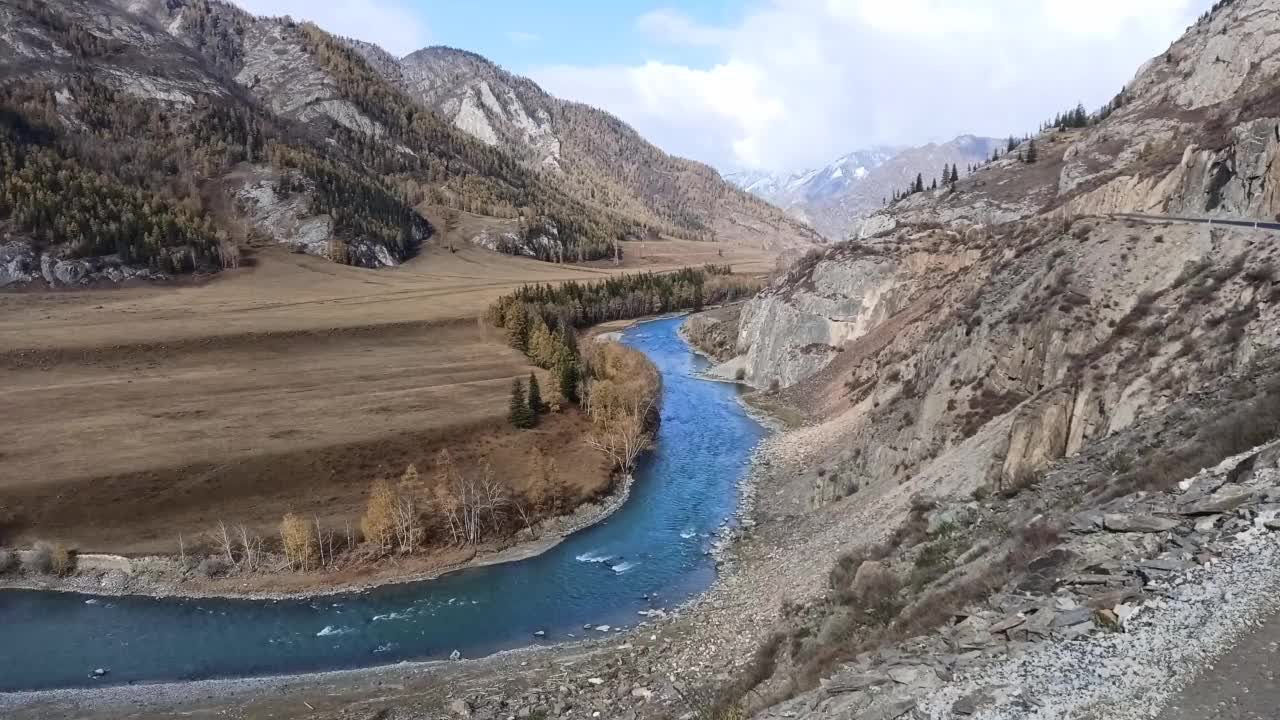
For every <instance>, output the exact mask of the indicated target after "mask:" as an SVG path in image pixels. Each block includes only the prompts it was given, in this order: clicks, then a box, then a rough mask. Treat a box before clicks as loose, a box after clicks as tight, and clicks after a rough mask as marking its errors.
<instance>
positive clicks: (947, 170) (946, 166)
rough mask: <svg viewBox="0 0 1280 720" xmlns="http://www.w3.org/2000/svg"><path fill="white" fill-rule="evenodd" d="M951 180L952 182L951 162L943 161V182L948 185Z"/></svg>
mask: <svg viewBox="0 0 1280 720" xmlns="http://www.w3.org/2000/svg"><path fill="white" fill-rule="evenodd" d="M950 182H951V164H950V163H943V164H942V184H943V185H947V184H948V183H950Z"/></svg>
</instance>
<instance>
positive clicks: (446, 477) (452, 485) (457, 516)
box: [434, 449, 466, 545]
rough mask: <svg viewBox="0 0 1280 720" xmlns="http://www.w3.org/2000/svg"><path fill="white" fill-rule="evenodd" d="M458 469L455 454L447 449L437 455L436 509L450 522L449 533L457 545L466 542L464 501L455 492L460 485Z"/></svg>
mask: <svg viewBox="0 0 1280 720" xmlns="http://www.w3.org/2000/svg"><path fill="white" fill-rule="evenodd" d="M457 475H458V471H457V468H455V467H454V465H453V456H452V455H450V454H449V451H448V450H447V449H445V450H441V451H440V453H439V454H438V455H436V486H435V498H434V501H435V506H436V510H437V511H438V512H439V513H440V514H441V515H443V516H444V518H445V520H446V522H448V524H449V534H450V536H451V537H452V538H453V543H454V544H455V545H457V544H461V543H463V542H465V537H466V534H465V531H464V527H463V520H462V511H461V509H462V503H461V500H460V499H459V498H458V495H457V493H456V492H455V489H456V486H457V485H458V480H457Z"/></svg>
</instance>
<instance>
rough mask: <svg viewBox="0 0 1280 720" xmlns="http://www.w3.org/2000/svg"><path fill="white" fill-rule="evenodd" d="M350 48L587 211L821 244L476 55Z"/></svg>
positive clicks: (726, 237)
mask: <svg viewBox="0 0 1280 720" xmlns="http://www.w3.org/2000/svg"><path fill="white" fill-rule="evenodd" d="M353 46H354V47H356V48H357V49H358V50H359V51H360V52H361V53H362V54H364V55H365V57H366V58H369V59H370V61H371V63H372V64H373V65H374V67H376V68H379V69H380V72H382V74H383V75H384V77H387V78H390V79H393V80H394V81H395V82H397V83H398V84H399V85H400V87H402V88H403V89H404V90H405V91H406V92H407V93H409V94H410V95H411V96H412V97H414V98H416V99H418V100H420V101H421V102H422V103H423V104H424V105H426V106H427V107H429V108H432V109H433V110H435V111H436V112H438V113H439V114H440V116H441V117H444V118H446V119H448V120H449V121H450V122H452V124H453V125H454V127H456V128H458V129H460V130H462V131H464V132H466V133H467V134H469V135H471V136H472V137H474V138H476V139H477V140H479V141H480V142H482V143H484V144H485V145H487V146H490V147H497V148H501V149H502V150H504V151H505V152H508V153H510V154H512V155H513V156H514V157H516V158H517V159H518V160H519V161H520V164H521V165H522V166H523V167H525V168H528V169H529V170H530V171H533V172H537V173H540V174H542V175H544V176H547V177H550V178H554V179H555V181H556V182H557V183H559V184H560V185H561V186H562V187H565V188H566V189H567V191H568V192H570V193H571V194H572V195H574V196H575V197H578V198H582V199H583V200H584V201H585V202H587V203H588V204H590V205H593V206H598V207H602V208H607V209H609V210H612V211H616V212H621V213H623V214H625V215H626V216H628V217H635V218H640V219H642V220H643V221H644V222H646V223H647V224H649V225H650V226H651V227H652V228H653V229H654V230H656V231H659V232H662V233H665V234H670V235H674V236H677V237H684V238H689V239H697V240H716V241H720V242H731V243H737V244H747V245H751V246H753V247H763V248H768V249H785V248H789V247H796V246H802V245H807V244H809V243H811V242H814V241H816V240H817V237H816V236H815V235H814V234H813V233H812V232H811V231H810V230H809V229H808V228H806V227H804V226H803V225H801V224H800V223H797V222H795V221H794V220H792V219H791V218H789V217H787V216H786V215H784V214H782V213H780V212H779V211H778V210H777V209H776V208H773V207H771V206H769V205H768V204H766V203H763V202H760V201H758V200H757V199H755V198H754V197H752V196H751V195H749V194H747V193H743V192H740V191H739V190H737V189H736V188H734V187H733V186H732V185H729V184H726V183H725V182H724V181H722V180H721V179H720V177H719V175H718V174H717V173H716V172H715V171H714V170H713V169H711V168H710V167H707V166H706V165H703V164H701V163H696V162H692V161H689V160H685V159H683V158H678V157H672V156H670V155H668V154H666V153H664V152H662V151H661V150H659V149H658V148H656V147H654V146H653V145H651V144H650V143H648V142H647V141H645V139H644V138H642V137H640V135H639V134H638V133H636V132H635V130H633V129H631V128H630V127H628V126H627V125H626V124H625V123H623V122H622V121H620V120H618V119H617V118H615V117H613V116H612V115H609V114H608V113H605V112H602V111H600V110H597V109H596V108H593V107H590V106H588V105H583V104H580V103H573V102H566V101H564V100H560V99H558V98H555V97H553V96H551V95H549V94H547V93H546V92H545V91H543V90H542V88H540V87H538V85H537V84H535V83H534V82H533V81H531V80H529V79H528V78H524V77H519V76H516V75H513V74H511V73H508V72H506V71H505V70H503V69H502V68H500V67H498V66H497V65H494V64H493V63H491V62H489V61H488V60H486V59H485V58H483V57H481V56H479V55H476V54H474V53H469V52H466V51H463V50H456V49H453V48H447V47H429V48H424V49H422V50H418V51H417V52H414V53H411V54H409V55H408V56H406V57H404V58H403V59H401V60H399V61H396V60H395V59H394V58H392V57H391V56H390V55H388V54H387V53H385V52H383V51H381V49H380V48H377V47H375V46H372V45H369V44H368V43H360V42H353Z"/></svg>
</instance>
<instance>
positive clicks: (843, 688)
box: [822, 672, 889, 695]
mask: <svg viewBox="0 0 1280 720" xmlns="http://www.w3.org/2000/svg"><path fill="white" fill-rule="evenodd" d="M887 682H889V678H888V677H886V676H884V675H882V674H880V673H856V672H850V673H844V674H841V675H836V676H835V677H833V678H831V679H830V680H828V681H827V682H826V683H825V684H824V685H823V688H822V689H823V690H824V691H825V692H826V693H827V694H828V695H840V694H842V693H851V692H858V691H859V690H866V689H867V688H869V687H872V686H875V685H883V684H885V683H887Z"/></svg>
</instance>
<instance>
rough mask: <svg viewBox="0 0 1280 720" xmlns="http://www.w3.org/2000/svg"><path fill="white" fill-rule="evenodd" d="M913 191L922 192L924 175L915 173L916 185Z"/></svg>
mask: <svg viewBox="0 0 1280 720" xmlns="http://www.w3.org/2000/svg"><path fill="white" fill-rule="evenodd" d="M914 192H924V175H923V174H921V173H916V185H915V190H914Z"/></svg>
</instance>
